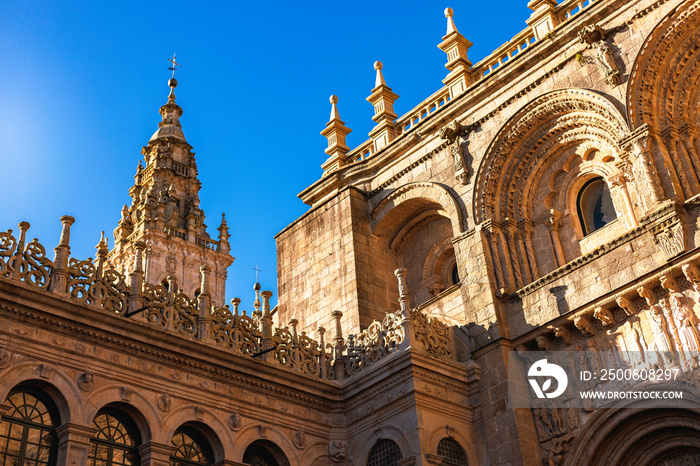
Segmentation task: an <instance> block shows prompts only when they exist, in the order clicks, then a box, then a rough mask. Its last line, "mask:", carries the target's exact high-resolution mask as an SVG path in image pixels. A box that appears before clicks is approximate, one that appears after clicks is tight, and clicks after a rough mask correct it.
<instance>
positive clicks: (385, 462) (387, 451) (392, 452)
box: [367, 439, 403, 466]
mask: <svg viewBox="0 0 700 466" xmlns="http://www.w3.org/2000/svg"><path fill="white" fill-rule="evenodd" d="M402 458H403V456H402V455H401V449H400V448H399V446H398V445H397V444H396V442H394V441H392V440H388V439H384V440H380V441H378V442H377V443H375V444H374V446H373V447H372V451H370V452H369V458H368V459H367V466H395V465H396V463H398V462H399V461H401V459H402Z"/></svg>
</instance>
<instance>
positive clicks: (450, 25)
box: [445, 8, 458, 35]
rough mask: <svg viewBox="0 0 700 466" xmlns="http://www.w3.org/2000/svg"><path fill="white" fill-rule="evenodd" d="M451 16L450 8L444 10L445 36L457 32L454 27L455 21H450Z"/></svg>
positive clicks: (452, 12) (452, 14) (452, 13)
mask: <svg viewBox="0 0 700 466" xmlns="http://www.w3.org/2000/svg"><path fill="white" fill-rule="evenodd" d="M453 16H454V11H452V8H445V18H447V34H449V33H451V32H458V31H457V26H455V21H454V19H452V17H453ZM447 34H446V35H447Z"/></svg>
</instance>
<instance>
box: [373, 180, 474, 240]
mask: <svg viewBox="0 0 700 466" xmlns="http://www.w3.org/2000/svg"><path fill="white" fill-rule="evenodd" d="M421 207H433V208H436V209H437V212H438V213H439V214H440V215H443V216H444V217H447V218H448V219H450V222H451V223H452V231H453V236H459V235H461V234H462V233H464V224H463V220H462V210H461V208H460V207H459V204H458V203H457V200H456V199H455V198H454V196H452V194H450V192H449V191H448V190H447V189H445V187H443V186H442V185H440V184H438V183H434V182H423V181H420V182H418V181H417V182H412V183H407V184H405V185H403V186H400V187H399V188H396V189H394V190H393V191H392V192H390V193H389V194H388V195H387V196H386V197H385V198H384V199H382V200H381V201H380V202H379V204H377V206H376V207H375V208H374V209H373V210H372V212H371V213H370V229H371V231H372V233H374V234H375V235H377V236H384V235H385V234H388V233H389V232H390V231H391V230H392V228H391V223H392V222H391V220H396V219H398V218H401V217H403V216H404V215H406V212H407V211H410V210H413V209H416V208H418V210H420V208H421Z"/></svg>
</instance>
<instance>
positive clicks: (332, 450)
mask: <svg viewBox="0 0 700 466" xmlns="http://www.w3.org/2000/svg"><path fill="white" fill-rule="evenodd" d="M347 450H348V444H347V442H344V441H342V440H331V441H330V443H329V444H328V456H330V457H331V459H332V460H333V461H335V462H336V463H342V462H343V461H345V458H347V456H348V453H347Z"/></svg>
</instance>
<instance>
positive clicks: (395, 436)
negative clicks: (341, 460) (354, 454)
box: [358, 425, 412, 465]
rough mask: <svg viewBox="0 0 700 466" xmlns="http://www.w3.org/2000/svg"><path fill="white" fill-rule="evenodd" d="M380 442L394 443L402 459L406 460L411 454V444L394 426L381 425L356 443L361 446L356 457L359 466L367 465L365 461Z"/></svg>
mask: <svg viewBox="0 0 700 466" xmlns="http://www.w3.org/2000/svg"><path fill="white" fill-rule="evenodd" d="M380 440H391V441H393V442H394V443H396V444H397V445H398V446H399V449H400V450H401V455H402V456H403V458H407V457H409V456H411V454H412V451H411V442H410V441H409V440H408V438H407V437H406V434H404V433H403V432H402V431H401V430H399V429H398V428H396V427H394V426H390V425H383V426H382V427H381V428H379V429H376V430H374V432H372V433H371V434H369V435H368V436H367V437H365V439H364V440H362V441H360V442H358V444H359V445H362V450H360V456H359V457H358V459H359V461H360V462H359V464H360V465H365V464H367V459H368V458H369V454H370V452H371V451H372V448H374V446H375V445H376V444H377V442H379V441H380Z"/></svg>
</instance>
